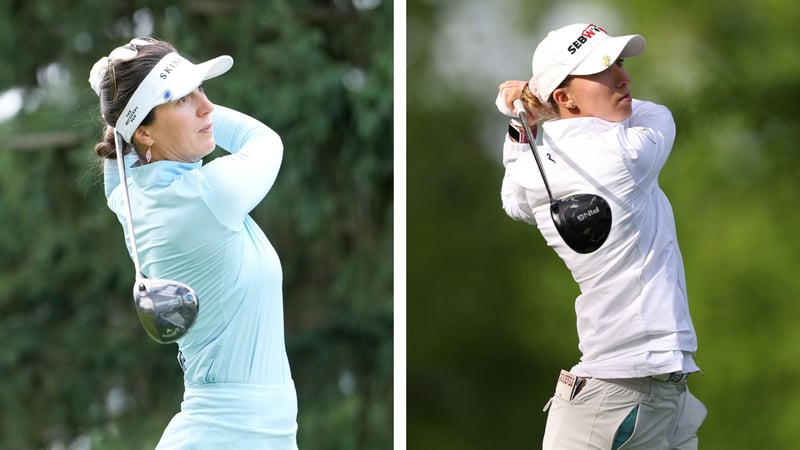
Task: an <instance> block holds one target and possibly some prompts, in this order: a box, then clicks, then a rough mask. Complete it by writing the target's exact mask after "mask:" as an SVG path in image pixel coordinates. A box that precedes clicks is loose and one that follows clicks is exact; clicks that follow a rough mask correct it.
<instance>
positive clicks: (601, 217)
mask: <svg viewBox="0 0 800 450" xmlns="http://www.w3.org/2000/svg"><path fill="white" fill-rule="evenodd" d="M514 108H515V109H516V111H517V114H518V117H519V121H520V122H522V126H523V127H524V128H525V134H526V135H527V136H528V145H530V147H531V152H532V153H533V157H534V159H536V166H537V167H538V168H539V173H540V174H541V175H542V181H544V187H545V189H546V190H547V196H548V197H549V198H550V217H552V218H553V223H554V224H555V226H556V230H558V234H560V235H561V238H562V239H564V242H566V243H567V245H568V246H569V247H570V248H571V249H572V250H574V251H576V252H577V253H592V252H594V251H595V250H597V249H598V248H600V246H602V245H603V243H604V242H605V241H606V238H607V237H608V234H609V232H610V231H611V207H610V206H609V205H608V202H607V201H606V200H605V199H604V198H603V197H600V196H599V195H594V194H575V195H570V196H569V197H565V198H562V199H557V200H556V199H553V193H552V192H551V191H550V185H549V184H548V182H547V176H546V175H545V173H544V166H543V165H542V161H541V159H540V158H539V152H538V151H536V144H535V143H534V142H533V141H534V140H535V138H534V135H533V133H531V129H530V125H529V124H528V120H527V113H526V112H525V107H524V106H523V104H522V100H519V99H517V100H514Z"/></svg>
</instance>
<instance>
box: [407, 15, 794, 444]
mask: <svg viewBox="0 0 800 450" xmlns="http://www.w3.org/2000/svg"><path fill="white" fill-rule="evenodd" d="M476 3H479V2H463V3H456V2H444V3H440V2H431V1H423V0H415V1H412V2H409V8H408V14H409V16H408V21H409V36H408V42H409V48H408V53H409V70H408V86H409V89H408V99H409V100H408V109H409V114H408V157H407V158H408V169H407V170H408V177H409V183H408V194H407V195H408V211H407V215H408V256H407V258H408V261H409V266H408V275H407V276H408V317H407V322H408V324H409V329H408V343H407V348H408V375H407V377H408V386H407V390H408V406H407V407H408V425H407V427H408V430H409V432H408V444H409V448H414V449H437V450H442V449H445V450H446V449H459V450H469V449H486V448H536V447H537V446H538V445H539V443H540V442H541V438H542V433H543V431H544V421H545V417H546V416H545V414H544V413H543V412H542V406H543V405H544V404H545V402H546V401H547V399H548V398H549V397H550V396H551V395H552V392H553V389H554V386H555V380H556V379H555V377H556V374H557V373H558V370H559V369H562V368H566V369H568V368H569V367H571V366H572V365H574V364H575V363H576V362H577V360H578V357H579V354H578V350H577V337H576V332H575V316H574V299H575V297H576V295H577V288H576V286H575V283H574V281H573V280H572V279H571V277H570V275H569V273H568V271H567V270H566V268H564V266H563V264H562V263H561V262H560V261H559V260H558V258H557V257H556V256H555V255H554V254H553V253H552V251H550V250H549V249H548V248H547V246H546V245H545V244H544V242H543V240H542V238H541V237H540V236H539V235H538V232H537V231H536V229H535V228H533V227H531V226H529V225H526V224H522V223H519V222H514V221H513V220H511V219H509V218H508V217H507V216H506V215H505V214H504V212H503V210H502V208H501V207H500V198H499V189H500V183H501V180H502V176H503V169H502V165H501V164H500V162H499V158H498V157H497V155H498V154H499V152H500V151H501V148H502V139H503V136H504V134H505V129H506V128H505V127H506V123H505V122H504V121H503V119H502V118H501V117H499V114H498V113H497V112H496V111H495V109H494V105H493V100H494V97H495V95H496V93H497V91H496V89H497V85H498V84H499V83H500V82H502V81H503V80H505V79H512V78H514V79H526V78H527V77H528V76H529V71H530V68H529V64H530V59H529V58H530V55H531V54H532V52H533V46H534V45H535V43H536V42H538V40H539V39H541V37H543V36H544V34H545V33H546V32H547V31H548V30H549V29H550V28H549V27H548V25H549V24H550V23H551V22H550V20H553V18H554V17H555V18H557V19H558V21H559V23H560V24H561V25H564V24H567V23H570V22H583V21H594V20H599V19H593V18H592V17H587V16H588V13H587V12H588V11H596V10H597V8H600V9H601V10H603V11H606V13H607V14H606V15H609V16H612V17H616V18H617V19H618V20H617V21H616V23H615V27H614V28H611V29H610V30H609V31H610V32H611V33H612V34H629V33H641V34H643V35H644V36H645V38H646V39H647V42H648V48H647V51H646V52H645V53H644V54H643V55H642V56H640V57H637V58H632V59H629V60H627V61H626V63H625V64H626V68H627V69H628V71H629V73H630V74H631V76H632V79H633V82H632V90H633V93H634V96H635V97H639V98H644V99H650V100H654V101H657V102H659V103H662V104H665V105H667V106H668V107H669V108H670V109H671V110H672V112H673V115H674V117H675V120H676V123H677V129H678V137H677V140H676V143H675V146H674V149H673V152H672V155H671V157H670V160H669V161H668V162H667V165H666V167H665V168H664V170H663V171H662V173H661V179H660V184H661V186H662V188H663V189H664V191H665V192H666V193H667V195H668V196H669V198H670V200H671V202H672V206H673V209H674V212H675V216H676V222H677V227H678V238H679V241H680V244H681V249H682V253H683V257H684V261H685V265H686V274H687V283H688V290H689V301H690V307H691V311H692V316H693V320H694V324H695V327H696V329H697V333H698V337H699V346H700V347H699V351H698V353H697V362H698V364H699V365H700V367H701V368H702V369H703V372H704V375H700V376H696V377H694V378H692V379H690V382H689V384H690V386H691V389H692V391H693V392H694V393H695V394H696V395H697V396H698V397H699V398H700V399H701V400H702V401H703V402H704V403H705V404H706V406H707V407H708V409H709V415H708V418H707V420H706V422H705V424H704V425H703V427H702V428H701V429H700V434H699V437H700V446H701V448H709V449H729V450H733V449H752V448H774V449H790V448H796V447H797V442H798V440H800V434H799V433H798V428H797V427H793V426H792V425H791V423H793V422H794V420H795V419H797V418H798V417H800V410H798V406H797V404H796V402H793V401H791V399H793V398H796V397H797V395H798V392H797V391H798V389H797V388H796V387H795V386H794V385H793V384H792V383H791V381H790V380H793V379H795V378H797V376H798V373H800V364H798V363H797V358H796V355H797V343H798V342H799V341H800V336H798V329H799V328H798V326H797V319H796V317H797V310H798V306H797V302H795V301H793V299H792V294H793V293H794V292H796V291H797V290H798V288H800V284H798V277H797V276H796V273H797V271H798V268H800V263H799V261H798V254H800V247H799V244H798V243H797V242H796V241H795V240H794V239H792V236H793V235H794V233H795V228H796V223H797V220H798V218H800V217H799V215H800V212H798V210H797V208H793V207H792V205H793V199H794V198H795V197H796V196H797V191H798V182H797V173H798V169H800V167H799V166H800V160H799V159H798V157H797V150H796V148H795V147H796V142H797V141H798V138H799V137H800V136H799V135H798V133H799V132H800V131H798V127H797V126H796V124H797V122H798V118H799V117H798V115H799V114H800V113H798V109H797V108H796V107H795V103H796V100H797V98H798V96H800V92H799V91H800V81H799V80H800V58H798V57H797V50H796V48H795V46H794V41H793V40H792V39H791V38H790V37H789V36H791V35H792V29H793V27H794V24H795V23H796V20H797V18H798V15H800V8H798V7H797V5H795V4H792V3H790V2H782V1H765V2H755V1H748V0H741V1H734V2H730V1H726V2H722V1H710V2H701V3H698V2H691V3H690V2H685V1H678V2H674V1H650V2H646V3H636V4H632V3H630V2H622V1H603V2H586V3H574V2H570V6H571V7H572V8H573V9H571V10H568V11H569V12H568V13H563V12H564V11H565V10H566V9H562V8H567V4H566V3H565V2H555V1H535V2H534V1H520V2H514V1H511V0H510V1H505V2H502V4H503V7H505V8H506V9H505V10H503V11H501V12H499V13H498V15H499V16H501V17H503V18H504V19H505V20H504V22H503V23H501V24H500V25H499V26H498V27H497V29H496V30H493V33H492V36H490V37H492V38H494V39H495V42H497V48H496V49H495V51H494V52H493V53H496V54H499V55H500V59H503V60H505V61H506V62H507V65H508V67H512V66H514V65H515V64H517V60H519V59H522V62H521V63H520V64H518V65H516V66H515V67H521V68H522V70H520V71H513V70H510V69H508V68H504V67H500V68H498V70H497V71H498V73H501V75H498V78H497V79H496V80H491V81H490V82H487V83H486V84H485V89H484V90H483V93H480V94H479V95H474V94H473V93H471V92H469V91H468V88H467V87H468V86H470V85H471V84H474V80H467V79H458V80H453V79H451V78H448V74H449V73H451V72H452V68H453V65H454V64H455V63H456V62H457V61H452V60H444V61H442V58H444V57H446V56H448V55H452V54H458V53H459V51H458V50H456V49H457V48H460V47H465V46H477V45H478V44H480V43H481V42H482V41H485V40H486V38H487V36H485V35H479V34H477V33H474V30H475V29H476V28H477V25H476V24H477V22H478V21H480V20H484V21H485V20H487V17H483V16H482V17H475V18H474V21H475V22H474V24H469V21H467V23H468V25H465V27H467V28H465V29H464V31H465V32H464V34H463V36H466V37H467V38H468V39H466V40H463V41H456V40H453V41H451V42H449V43H448V42H447V38H448V37H451V35H448V34H447V33H445V32H442V30H446V31H448V32H450V31H452V28H453V27H454V25H453V24H452V22H450V21H452V19H453V17H457V16H458V12H457V10H458V9H459V8H462V7H463V8H467V7H468V6H467V4H469V5H474V4H476ZM489 8H491V7H489ZM515 8H516V9H515ZM515 11H516V12H517V13H518V14H515ZM558 11H560V13H559V12H558ZM484 25H485V24H484ZM515 35H524V36H526V37H527V36H535V37H536V38H535V39H533V38H532V39H527V38H526V39H516V38H515ZM447 44H449V45H450V47H447V48H448V49H450V50H451V51H450V52H449V53H448V52H438V53H437V52H436V51H435V49H436V48H437V46H441V45H447ZM464 53H467V54H469V53H468V52H464ZM493 56H496V55H488V54H482V53H480V54H479V53H476V52H472V53H471V57H472V60H471V61H469V62H468V63H467V69H466V70H465V71H464V73H465V74H464V77H465V78H466V77H473V78H474V77H476V76H477V75H472V74H478V73H482V69H484V68H485V66H486V65H487V62H486V61H491V60H493V59H491V57H493ZM443 67H444V68H445V69H448V70H450V72H447V71H445V70H444V69H442V68H443ZM436 98H444V99H446V101H444V102H435V101H432V99H436ZM487 117H488V118H487ZM486 130H490V131H486ZM487 134H489V135H491V137H490V139H488V140H487V139H485V136H486V135H487ZM487 142H489V143H487ZM423 181H424V182H423ZM431 242H434V243H435V245H431Z"/></svg>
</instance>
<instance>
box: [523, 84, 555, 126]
mask: <svg viewBox="0 0 800 450" xmlns="http://www.w3.org/2000/svg"><path fill="white" fill-rule="evenodd" d="M520 99H521V100H522V104H523V105H524V106H525V109H526V110H527V111H528V114H529V115H532V116H534V117H538V118H539V120H540V121H541V120H553V119H558V117H559V112H558V106H557V105H556V104H555V102H553V100H552V98H551V99H550V101H549V102H547V103H546V104H542V102H541V100H539V97H537V96H535V95H533V93H532V92H531V90H530V89H529V88H528V85H527V84H526V85H525V87H524V88H522V96H521V97H520Z"/></svg>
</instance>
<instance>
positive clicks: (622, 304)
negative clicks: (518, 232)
mask: <svg viewBox="0 0 800 450" xmlns="http://www.w3.org/2000/svg"><path fill="white" fill-rule="evenodd" d="M543 131H544V133H543V139H542V144H541V145H539V147H538V151H539V155H540V157H541V160H542V163H543V165H544V170H545V171H546V174H547V179H548V181H549V183H550V187H551V189H552V191H553V195H554V197H556V198H560V197H564V196H568V195H573V194H579V193H590V194H598V195H600V196H602V197H603V198H605V199H606V201H608V203H609V204H610V206H611V211H612V226H611V232H610V234H609V236H608V238H607V240H606V242H605V243H604V244H603V246H602V247H600V249H598V250H597V251H595V252H593V253H589V254H579V253H576V252H574V251H573V250H571V249H570V248H569V247H568V246H567V245H566V244H565V243H564V241H563V240H562V239H561V237H560V236H559V234H558V232H557V230H556V229H555V226H554V224H553V221H552V219H551V217H550V209H549V199H548V196H547V192H546V190H545V187H544V183H543V182H542V178H541V175H540V174H539V171H538V169H537V168H536V163H535V160H534V158H533V155H532V154H531V150H530V147H529V146H528V144H524V143H523V144H519V143H515V142H513V141H511V140H510V139H509V138H508V137H506V140H505V143H504V148H503V164H504V166H505V169H506V170H505V177H504V179H503V184H502V189H501V197H502V204H503V209H504V210H505V211H506V213H507V214H508V215H509V216H510V217H512V218H514V219H517V220H521V221H525V222H527V223H530V224H533V225H536V226H537V227H538V229H539V231H540V232H541V234H542V236H543V237H544V239H545V241H546V242H547V244H548V245H549V246H550V247H552V248H553V250H555V252H556V253H557V254H558V256H559V257H560V258H561V259H562V260H563V261H564V263H565V264H566V266H567V268H568V269H569V270H570V272H571V273H572V276H573V278H574V279H575V281H576V282H577V283H578V286H579V288H580V295H579V296H578V297H577V299H576V300H575V312H576V315H577V331H578V338H579V350H580V351H581V353H582V356H581V359H580V362H579V363H578V364H577V365H576V366H575V367H573V368H572V372H573V373H575V374H576V375H579V376H592V377H597V378H635V377H642V376H648V375H657V374H662V373H669V372H675V371H685V372H691V371H696V370H699V369H698V368H697V366H696V365H695V363H694V361H693V359H692V354H693V352H695V351H696V350H697V338H696V334H695V330H694V326H693V324H692V320H691V317H690V315H689V305H688V298H687V293H686V280H685V274H684V267H683V260H682V257H681V253H680V249H679V247H678V240H677V236H676V230H675V221H674V217H673V213H672V207H671V205H670V203H669V201H668V200H667V197H666V195H665V194H664V192H663V191H662V190H661V188H660V187H659V185H658V175H659V172H660V171H661V169H662V167H663V166H664V164H665V162H666V160H667V158H668V157H669V154H670V151H671V149H672V144H673V142H674V139H675V123H674V121H673V119H672V114H671V113H670V111H669V110H668V109H667V108H665V107H664V106H660V105H656V104H654V103H650V102H644V101H638V100H634V101H633V114H632V115H631V117H630V118H628V119H627V120H625V121H623V122H608V121H605V120H602V119H599V118H594V117H582V118H573V119H563V120H555V121H550V122H546V123H544V124H543Z"/></svg>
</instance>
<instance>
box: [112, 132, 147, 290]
mask: <svg viewBox="0 0 800 450" xmlns="http://www.w3.org/2000/svg"><path fill="white" fill-rule="evenodd" d="M114 145H115V147H116V150H117V170H119V179H120V184H121V185H122V192H123V193H124V194H125V195H124V197H125V207H126V208H127V209H128V214H127V217H126V219H127V222H128V236H129V237H130V241H131V251H132V253H133V267H134V269H135V270H136V279H137V280H138V279H141V278H144V275H143V274H142V269H141V266H139V250H138V248H137V247H136V234H135V233H134V232H133V214H132V212H131V198H130V195H129V194H128V177H127V175H126V174H125V161H124V159H123V157H122V135H120V134H119V133H118V132H117V131H116V130H114Z"/></svg>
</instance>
